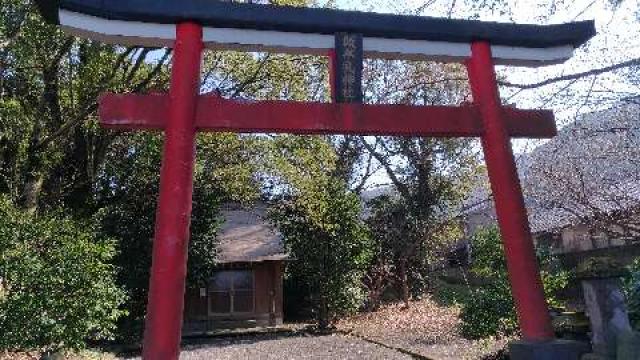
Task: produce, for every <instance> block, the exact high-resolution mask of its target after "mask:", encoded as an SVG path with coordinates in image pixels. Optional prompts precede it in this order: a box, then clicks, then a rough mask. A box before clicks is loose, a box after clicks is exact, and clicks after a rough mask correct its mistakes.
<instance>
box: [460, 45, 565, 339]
mask: <svg viewBox="0 0 640 360" xmlns="http://www.w3.org/2000/svg"><path fill="white" fill-rule="evenodd" d="M492 59H493V57H492V56H491V45H490V44H489V43H487V42H476V43H473V44H471V59H470V60H469V61H468V62H467V69H468V72H469V82H470V83H471V92H472V94H473V99H474V102H475V103H476V104H477V105H478V106H479V107H480V112H481V114H482V123H483V125H484V131H485V133H484V135H483V136H482V147H483V149H484V158H485V162H486V164H487V171H488V173H489V180H490V182H491V190H492V192H493V198H494V201H495V205H496V206H495V207H496V215H497V217H498V224H499V225H500V233H501V235H502V240H503V244H504V251H505V254H506V260H507V269H508V272H509V280H510V282H511V293H512V295H513V299H514V301H515V304H516V310H517V314H518V320H519V321H520V329H521V330H522V335H523V336H524V338H525V340H535V341H540V340H550V339H553V337H554V333H553V327H552V326H551V317H550V315H549V310H548V307H547V303H546V300H545V298H544V290H543V288H542V281H541V279H540V272H539V269H538V261H537V259H536V254H535V249H534V245H533V239H532V237H531V230H530V228H529V219H528V217H527V209H526V208H525V203H524V197H523V195H522V188H521V186H520V180H519V178H518V172H517V168H516V162H515V159H514V157H513V150H512V148H511V138H510V137H509V135H508V133H507V129H506V127H505V122H504V119H503V116H502V114H501V112H500V108H501V105H500V95H499V93H498V83H497V81H496V74H495V70H494V64H493V60H492Z"/></svg>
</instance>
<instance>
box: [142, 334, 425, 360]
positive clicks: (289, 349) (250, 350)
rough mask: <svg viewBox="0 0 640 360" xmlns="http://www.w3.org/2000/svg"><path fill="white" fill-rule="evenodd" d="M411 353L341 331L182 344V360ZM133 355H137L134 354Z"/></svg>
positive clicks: (350, 359) (396, 357)
mask: <svg viewBox="0 0 640 360" xmlns="http://www.w3.org/2000/svg"><path fill="white" fill-rule="evenodd" d="M412 358H413V357H412V356H409V355H406V354H403V353H401V352H399V351H397V350H393V349H388V348H385V347H383V346H379V345H376V344H372V343H370V342H367V341H364V340H362V339H359V338H356V337H352V336H346V335H341V334H333V335H323V336H311V335H286V334H267V335H253V336H246V337H233V338H227V339H215V340H209V341H207V342H206V344H205V343H203V344H201V345H188V346H185V347H184V348H183V350H182V353H181V355H180V359H181V360H205V359H206V360H208V359H217V360H227V359H228V360H237V359H260V360H270V359H273V360H276V359H278V360H280V359H288V360H296V359H341V360H356V359H357V360H360V359H368V360H376V359H379V360H383V359H390V360H405V359H406V360H410V359H412ZM135 359H140V358H139V357H138V358H135Z"/></svg>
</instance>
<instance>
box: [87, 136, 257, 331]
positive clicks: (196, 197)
mask: <svg viewBox="0 0 640 360" xmlns="http://www.w3.org/2000/svg"><path fill="white" fill-rule="evenodd" d="M249 143H250V142H249V141H246V142H245V141H243V140H242V139H241V138H239V137H238V136H236V135H231V134H225V135H207V136H202V137H200V138H199V139H198V148H199V155H200V156H199V157H198V160H197V162H196V170H195V183H194V192H193V213H192V222H191V240H190V244H189V263H188V271H187V273H188V279H187V280H188V281H187V282H188V285H189V286H194V287H198V286H200V285H202V284H204V283H206V281H207V280H208V278H209V277H210V276H211V274H212V272H213V271H214V268H215V265H216V264H215V246H216V240H215V234H216V230H217V227H218V224H219V218H218V206H219V204H220V202H222V201H225V200H238V201H246V200H250V199H252V198H254V197H255V196H257V191H258V188H257V186H256V184H255V182H254V178H253V173H254V170H253V165H252V162H251V161H250V160H249V158H250V157H251V156H252V155H251V153H252V151H253V150H252V149H251V148H250V147H249ZM110 150H111V151H109V152H108V153H107V155H106V156H107V157H106V159H107V161H106V162H105V163H104V166H103V168H102V170H101V172H100V176H99V182H98V183H97V185H96V199H97V200H96V201H97V204H98V205H99V206H101V208H100V210H99V214H100V219H101V229H100V230H101V232H102V233H104V234H108V236H110V237H113V238H115V239H118V241H119V243H120V244H121V245H120V250H121V251H120V253H119V254H118V256H116V258H115V262H116V264H118V266H119V268H120V269H122V270H121V271H120V272H119V274H118V283H119V284H122V285H123V286H124V288H125V289H126V290H127V292H128V295H129V300H128V302H127V304H126V308H127V309H128V310H129V316H127V317H126V318H123V319H121V322H120V326H119V329H120V331H119V335H120V338H121V340H126V341H135V340H137V339H138V338H140V337H141V336H142V322H143V319H144V314H145V308H146V303H147V292H148V282H149V269H150V267H151V250H152V241H151V239H152V238H153V236H154V224H155V209H156V202H157V196H158V189H159V183H160V172H159V169H160V163H161V152H162V140H161V137H159V136H157V135H150V134H137V135H132V136H130V137H128V138H121V139H118V140H117V141H115V142H114V143H113V145H112V146H111V149H110Z"/></svg>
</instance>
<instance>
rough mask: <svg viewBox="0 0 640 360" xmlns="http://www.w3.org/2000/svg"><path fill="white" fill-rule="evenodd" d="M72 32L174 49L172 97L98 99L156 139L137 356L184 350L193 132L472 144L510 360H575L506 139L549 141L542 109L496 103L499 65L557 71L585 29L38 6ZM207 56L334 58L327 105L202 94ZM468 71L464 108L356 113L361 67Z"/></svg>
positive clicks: (213, 6)
mask: <svg viewBox="0 0 640 360" xmlns="http://www.w3.org/2000/svg"><path fill="white" fill-rule="evenodd" d="M36 2H37V4H38V6H39V8H40V10H41V13H42V14H43V15H44V17H45V18H46V19H47V20H48V21H49V22H51V23H54V24H58V25H60V26H61V28H62V29H63V30H65V31H66V32H68V33H69V34H72V35H76V36H82V37H87V38H91V39H95V40H98V41H103V42H107V43H113V44H125V45H135V46H153V47H173V48H174V49H175V52H174V59H173V69H172V77H171V90H170V93H169V94H168V95H112V94H107V95H104V96H103V97H102V98H101V100H100V120H101V125H102V126H104V127H107V128H117V129H156V130H164V132H165V145H164V155H163V161H162V169H161V181H160V198H159V204H158V210H157V218H156V234H155V239H154V244H153V265H152V269H151V280H150V289H149V303H148V307H147V318H146V327H145V337H144V351H143V357H144V358H145V359H149V360H156V359H160V360H164V359H177V358H178V356H179V352H180V338H181V326H182V313H183V302H184V288H185V275H186V264H187V246H188V241H189V224H190V217H191V196H192V188H193V164H194V158H195V134H196V132H197V131H232V132H265V133H280V132H285V133H294V134H362V135H398V136H421V137H428V136H431V137H481V138H482V145H483V149H484V154H485V160H486V164H487V169H488V173H489V178H490V180H491V188H492V190H493V194H494V199H495V205H496V212H497V216H498V222H499V225H500V231H501V234H502V238H503V239H504V247H505V252H506V258H507V265H508V271H509V279H510V282H511V288H512V293H513V298H514V300H515V304H516V307H517V313H518V319H519V323H520V329H521V330H522V334H523V336H524V340H525V341H524V342H520V343H517V344H512V347H511V356H512V358H514V359H556V358H562V359H574V358H575V359H577V358H578V356H579V353H580V351H581V350H580V349H578V348H577V347H576V345H575V344H569V343H563V342H558V341H553V339H554V334H553V330H552V327H551V321H550V317H549V313H548V308H547V304H546V301H545V299H544V293H543V289H542V285H541V281H540V276H539V272H538V265H537V262H536V257H535V251H534V246H533V241H532V238H531V234H530V229H529V224H528V220H527V213H526V209H525V205H524V200H523V196H522V189H521V186H520V182H519V179H518V175H517V172H516V165H515V161H514V156H513V152H512V148H511V143H510V139H511V138H512V137H528V138H549V137H553V136H555V134H556V127H555V121H554V118H553V114H552V113H551V112H550V111H543V110H540V111H527V110H517V109H510V108H505V107H503V106H501V102H500V97H499V93H498V86H497V82H496V75H495V70H494V65H495V64H503V65H515V66H543V65H549V64H558V63H562V62H564V61H566V60H567V59H569V58H570V57H571V56H572V53H573V50H574V49H575V48H577V47H579V46H580V45H582V44H583V43H585V42H586V41H588V40H589V39H590V38H591V37H592V36H593V35H594V34H595V29H594V24H593V22H591V21H588V22H578V23H570V24H562V25H550V26H538V25H517V24H503V23H486V22H479V21H467V20H451V19H439V18H428V17H418V16H397V15H383V14H374V13H363V12H352V11H338V10H329V9H309V8H293V7H276V6H270V5H257V4H237V3H229V2H221V1H214V0H164V1H158V0H127V1H123V0H36ZM204 48H209V49H236V50H244V51H277V52H284V53H303V54H316V55H329V56H331V59H332V61H331V64H332V66H331V75H332V87H333V99H334V102H333V103H309V102H307V103H303V102H286V101H258V102H238V101H233V100H225V99H222V98H220V97H208V96H199V86H200V66H201V56H202V51H203V49H204ZM363 56H367V57H379V58H386V59H411V60H432V61H434V60H435V61H442V62H464V63H465V64H466V66H467V68H468V72H469V79H470V83H471V90H472V94H473V98H474V104H473V106H463V107H449V106H405V105H364V104H362V87H361V75H362V58H363Z"/></svg>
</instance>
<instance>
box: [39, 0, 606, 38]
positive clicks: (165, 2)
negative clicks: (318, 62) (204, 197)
mask: <svg viewBox="0 0 640 360" xmlns="http://www.w3.org/2000/svg"><path fill="white" fill-rule="evenodd" d="M35 1H36V3H37V4H38V6H39V8H40V10H41V11H42V13H43V15H44V16H45V18H46V19H47V20H48V21H50V22H52V23H57V22H58V10H59V9H64V10H69V11H73V12H78V13H81V14H85V15H92V16H96V17H100V18H104V19H109V20H123V21H136V22H147V23H160V24H176V23H180V22H183V21H195V22H198V23H201V24H202V25H204V26H210V27H222V28H237V29H252V30H273V31H283V32H300V33H314V34H335V33H340V32H351V33H359V34H362V35H363V36H365V37H376V38H389V39H407V40H428V41H444V42H457V43H469V42H472V41H475V40H486V41H489V42H491V43H492V44H493V45H504V46H512V47H526V48H549V47H556V46H567V45H571V46H573V47H579V46H580V45H582V44H584V43H585V42H586V41H588V40H589V39H590V38H592V37H593V36H594V35H595V26H594V22H593V21H582V22H574V23H567V24H558V25H530V24H509V23H496V22H481V21H474V20H453V19H442V18H432V17H422V16H404V15H389V14H378V13H365V12H356V11H343V10H333V9H318V8H299V7H281V6H272V5H259V4H241V3H231V2H225V1H216V0H35Z"/></svg>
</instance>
